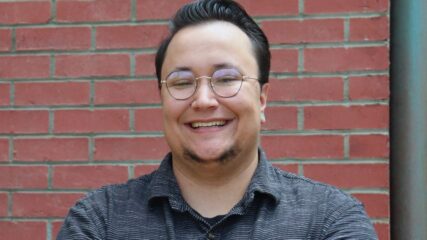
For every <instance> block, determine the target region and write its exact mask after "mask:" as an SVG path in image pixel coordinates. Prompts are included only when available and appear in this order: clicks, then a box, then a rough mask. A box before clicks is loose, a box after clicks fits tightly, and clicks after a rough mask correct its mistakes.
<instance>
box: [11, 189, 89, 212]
mask: <svg viewBox="0 0 427 240" xmlns="http://www.w3.org/2000/svg"><path fill="white" fill-rule="evenodd" d="M83 196H84V194H79V193H14V194H13V209H12V216H14V217H65V216H66V215H67V212H68V209H69V208H70V207H72V206H73V205H74V203H75V202H76V201H77V200H78V199H79V198H81V197H83Z"/></svg>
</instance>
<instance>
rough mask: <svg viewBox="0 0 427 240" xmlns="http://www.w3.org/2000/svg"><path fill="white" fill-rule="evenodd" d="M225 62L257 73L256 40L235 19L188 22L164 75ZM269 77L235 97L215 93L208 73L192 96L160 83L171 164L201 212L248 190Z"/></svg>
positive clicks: (200, 71) (224, 206)
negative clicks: (212, 124) (178, 93)
mask: <svg viewBox="0 0 427 240" xmlns="http://www.w3.org/2000/svg"><path fill="white" fill-rule="evenodd" d="M220 66H232V67H234V68H237V69H238V70H239V71H240V72H241V73H242V74H243V75H247V76H250V77H257V76H258V65H257V62H256V59H255V57H254V53H253V51H252V44H251V42H250V39H249V38H248V37H247V36H246V34H245V33H244V32H243V31H241V30H240V29H239V28H238V27H236V26H235V25H233V24H231V23H227V22H222V21H212V22H207V23H203V24H199V25H196V26H190V27H187V28H184V29H182V30H181V31H179V32H178V33H177V34H176V35H175V37H174V38H173V39H172V41H171V43H170V45H169V47H168V50H167V52H166V57H165V61H164V64H163V67H162V71H161V75H162V77H165V76H167V75H168V74H169V73H171V72H173V71H176V70H177V69H181V68H185V69H189V70H191V71H192V72H193V73H194V74H195V76H211V75H212V73H213V72H214V71H215V70H216V69H217V68H218V67H220ZM267 92H268V84H265V85H264V86H263V87H262V88H261V87H260V85H259V83H258V82H257V81H256V80H248V81H244V82H243V85H242V87H241V89H240V92H239V93H238V94H237V95H236V96H234V97H232V98H221V97H218V96H216V95H215V94H214V93H213V92H212V90H211V88H210V86H209V82H208V80H207V79H205V78H203V79H202V80H201V81H200V82H199V87H198V89H197V91H196V93H195V94H194V95H193V96H192V97H191V98H189V99H187V100H175V99H174V98H172V97H171V96H170V95H169V93H168V91H167V89H166V87H165V86H162V88H161V92H160V94H161V99H162V111H163V122H164V131H165V137H166V140H167V142H168V144H169V146H170V148H171V152H172V159H173V160H172V161H173V170H174V174H175V176H176V178H177V181H178V185H179V186H180V189H181V192H182V194H183V197H184V199H185V200H186V201H187V203H189V205H190V206H191V207H192V208H193V209H195V210H196V211H197V212H199V213H200V214H201V215H202V216H206V217H213V216H216V215H220V214H226V213H227V212H228V211H229V210H230V209H231V208H232V207H233V206H234V205H235V204H236V203H237V202H238V201H239V200H240V199H241V198H242V197H243V194H244V192H245V190H246V188H247V186H248V184H249V182H250V179H251V177H252V175H253V173H254V171H255V169H256V166H257V162H258V151H257V147H258V144H259V132H260V128H261V119H260V113H261V112H263V111H264V109H265V107H266V102H267ZM212 121H225V122H226V124H225V125H224V126H216V127H201V128H197V129H196V128H192V127H191V123H194V122H212Z"/></svg>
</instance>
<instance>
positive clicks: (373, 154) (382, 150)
mask: <svg viewBox="0 0 427 240" xmlns="http://www.w3.org/2000/svg"><path fill="white" fill-rule="evenodd" d="M389 152H390V145H389V138H388V136H386V135H352V136H350V158H387V157H389Z"/></svg>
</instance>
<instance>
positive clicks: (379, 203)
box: [352, 193, 390, 218]
mask: <svg viewBox="0 0 427 240" xmlns="http://www.w3.org/2000/svg"><path fill="white" fill-rule="evenodd" d="M352 195H353V196H354V197H356V198H357V199H359V200H360V201H361V202H362V203H363V205H364V206H365V210H366V212H367V213H368V216H369V217H371V218H388V217H390V204H389V203H390V197H389V196H388V195H387V194H362V193H358V194H352Z"/></svg>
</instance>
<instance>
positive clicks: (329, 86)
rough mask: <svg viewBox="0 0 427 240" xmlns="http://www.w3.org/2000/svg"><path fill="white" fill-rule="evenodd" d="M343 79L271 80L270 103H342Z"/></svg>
mask: <svg viewBox="0 0 427 240" xmlns="http://www.w3.org/2000/svg"><path fill="white" fill-rule="evenodd" d="M343 88H344V84H343V80H342V79H341V78H302V79H298V78H288V79H280V80H277V79H272V80H270V88H269V94H268V100H269V101H287V102H291V101H292V102H295V101H296V102H298V101H313V100H318V101H334V100H335V101H341V100H342V99H343V92H344V91H343Z"/></svg>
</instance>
